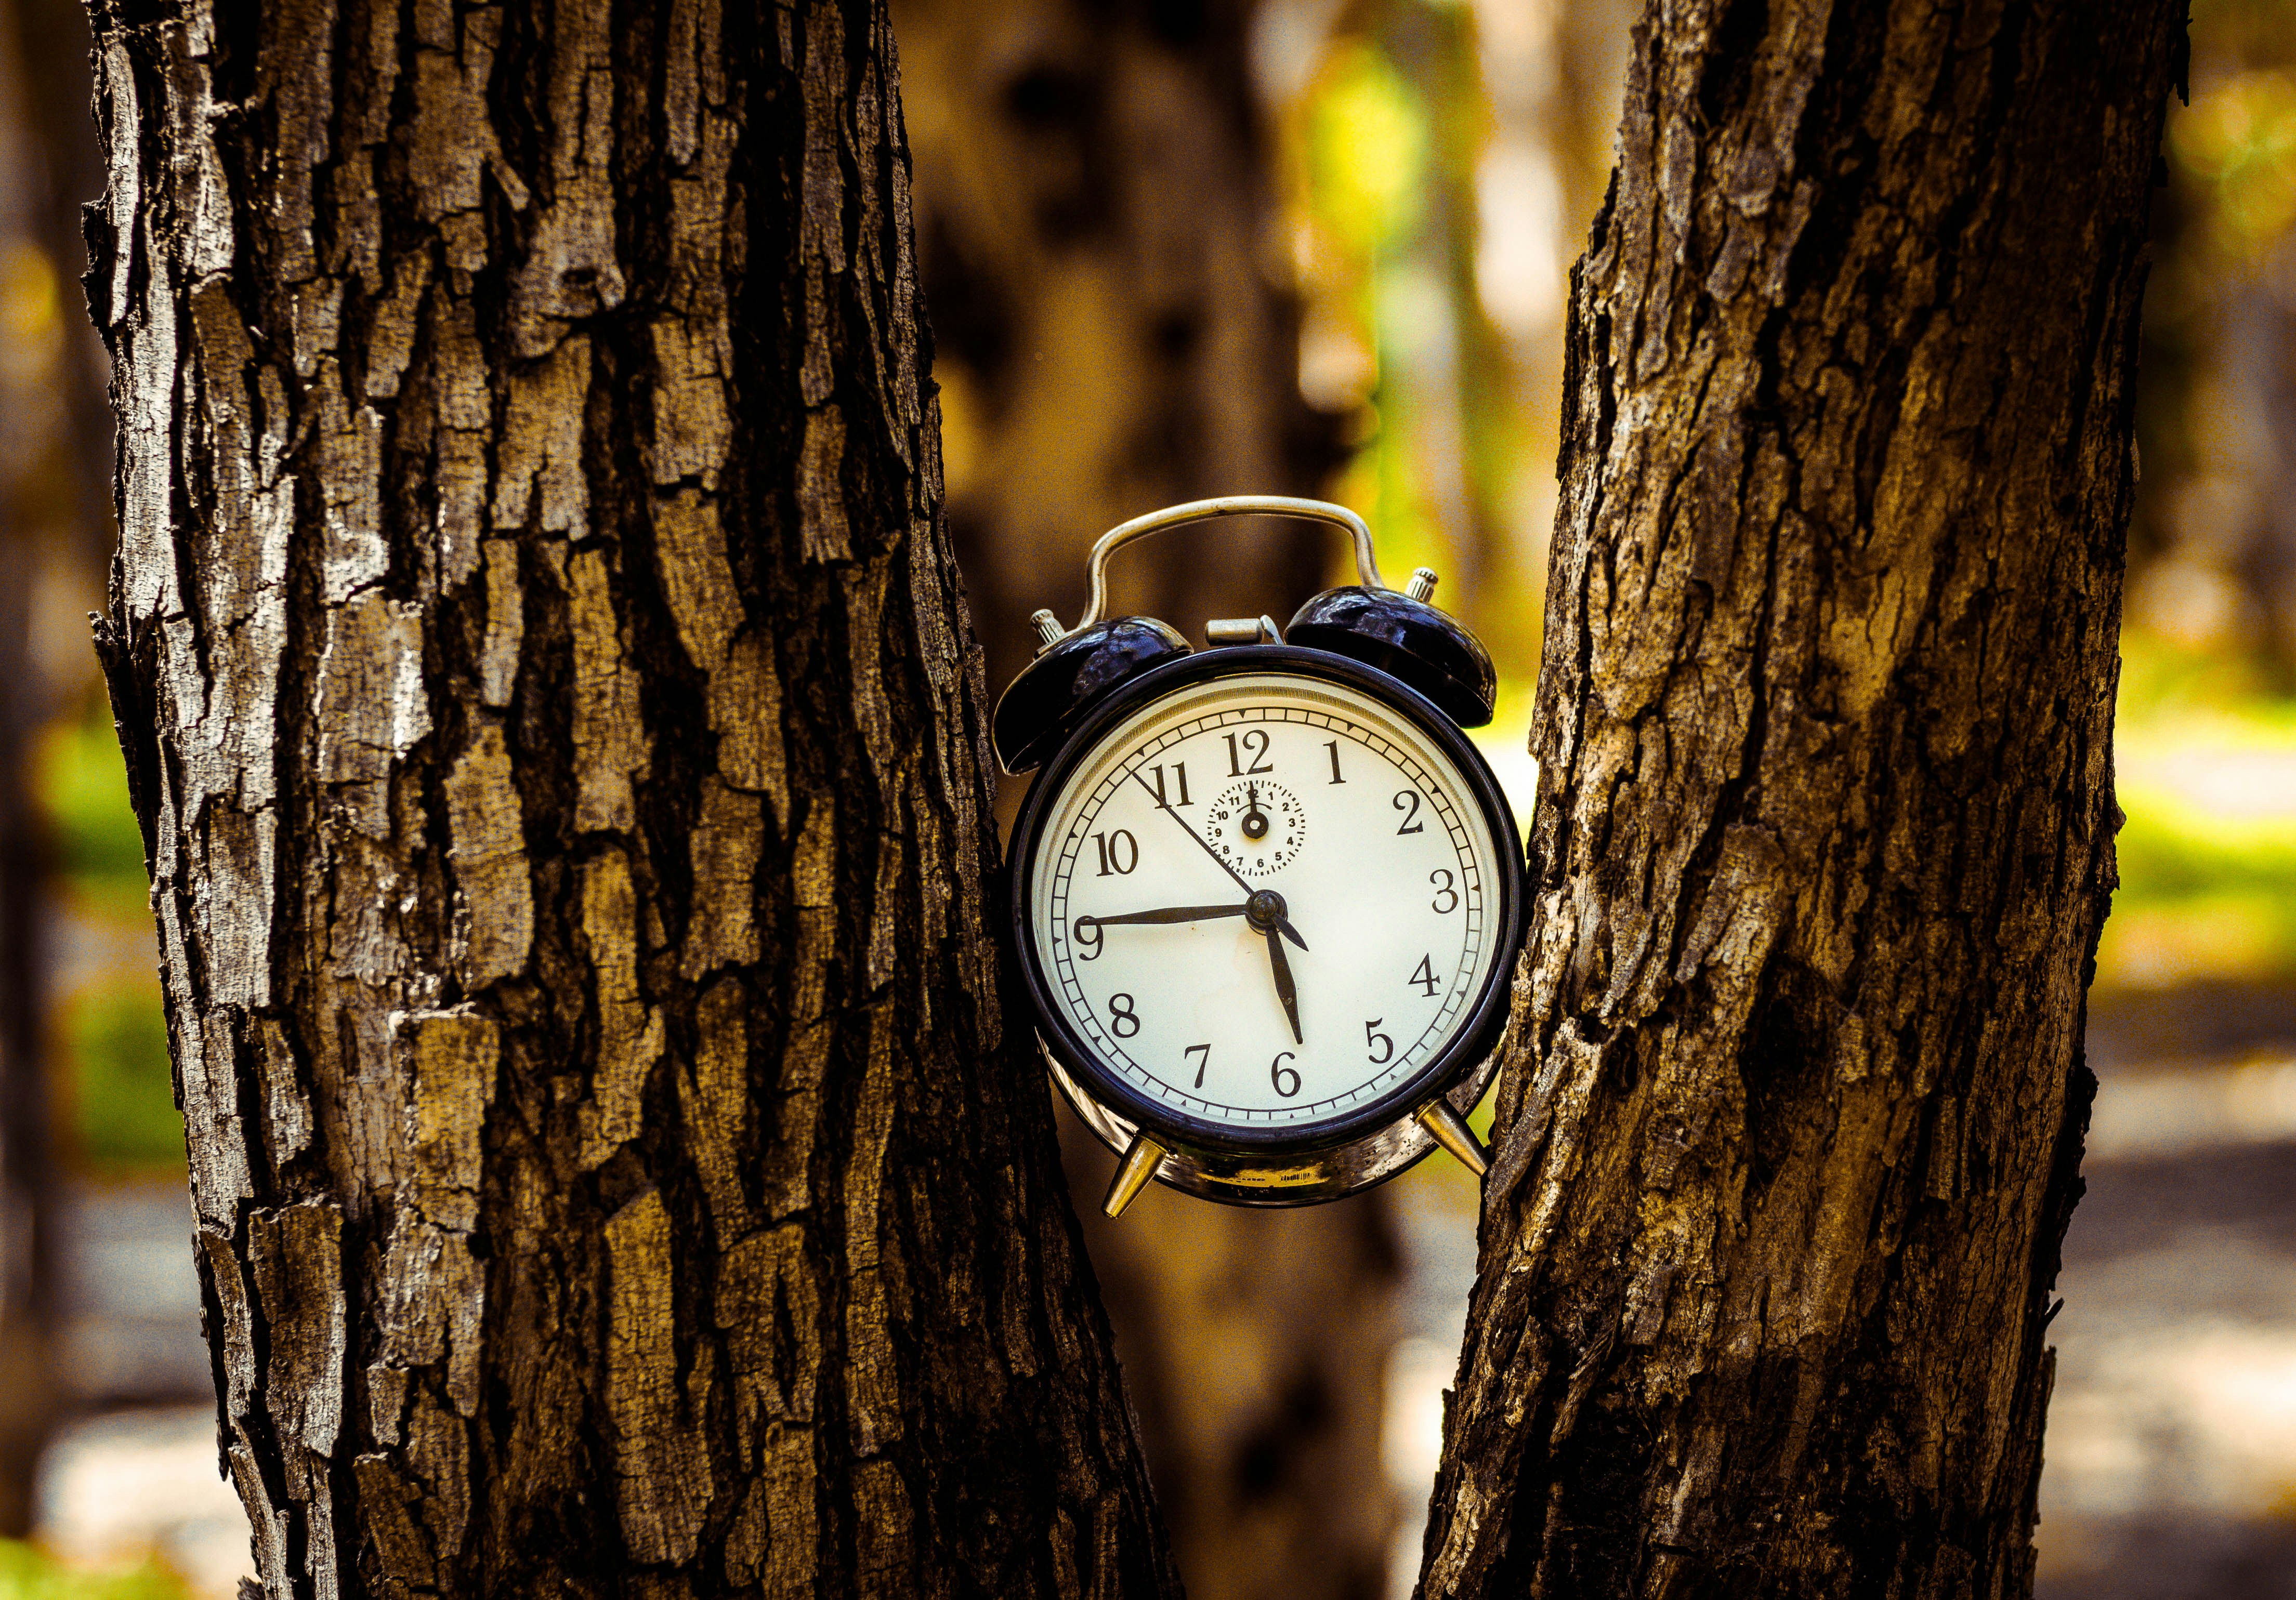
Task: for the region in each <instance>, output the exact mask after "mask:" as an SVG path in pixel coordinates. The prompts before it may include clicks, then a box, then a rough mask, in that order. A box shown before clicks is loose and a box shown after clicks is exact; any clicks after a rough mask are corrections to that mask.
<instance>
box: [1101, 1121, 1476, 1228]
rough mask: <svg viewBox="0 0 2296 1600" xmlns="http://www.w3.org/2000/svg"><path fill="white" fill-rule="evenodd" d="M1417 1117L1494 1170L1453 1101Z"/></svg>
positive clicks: (1454, 1148) (1454, 1149)
mask: <svg viewBox="0 0 2296 1600" xmlns="http://www.w3.org/2000/svg"><path fill="white" fill-rule="evenodd" d="M1418 1120H1419V1125H1420V1126H1421V1127H1423V1128H1424V1129H1426V1130H1427V1131H1428V1132H1429V1133H1431V1134H1432V1135H1433V1136H1434V1139H1435V1142H1436V1143H1437V1144H1439V1145H1440V1146H1442V1147H1444V1148H1445V1149H1446V1150H1448V1151H1449V1152H1451V1154H1452V1155H1456V1156H1457V1157H1458V1158H1459V1164H1460V1165H1461V1166H1463V1167H1464V1168H1466V1169H1467V1171H1470V1172H1472V1173H1473V1174H1474V1175H1475V1176H1476V1177H1478V1178H1480V1177H1481V1176H1482V1175H1483V1174H1484V1173H1486V1172H1488V1171H1490V1170H1491V1158H1490V1153H1489V1152H1488V1151H1487V1150H1485V1149H1484V1148H1483V1147H1482V1142H1481V1141H1480V1139H1476V1137H1475V1131H1474V1130H1473V1129H1472V1128H1470V1127H1468V1126H1467V1119H1466V1118H1465V1117H1463V1116H1461V1115H1460V1114H1458V1113H1457V1112H1456V1111H1454V1110H1452V1109H1451V1102H1450V1101H1448V1100H1446V1099H1444V1098H1441V1097H1440V1096H1438V1097H1437V1098H1434V1099H1431V1100H1430V1101H1428V1102H1427V1104H1425V1105H1424V1106H1421V1107H1420V1108H1419V1111H1418ZM1126 1159H1127V1160H1130V1159H1131V1158H1130V1157H1129V1156H1127V1157H1126ZM1113 1192H1114V1191H1113V1190H1111V1194H1112V1193H1113ZM1115 1214H1116V1213H1115V1212H1110V1213H1109V1215H1111V1216H1114V1215H1115Z"/></svg>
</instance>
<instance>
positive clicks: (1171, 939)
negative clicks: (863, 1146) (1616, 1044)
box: [1010, 645, 1525, 1204]
mask: <svg viewBox="0 0 2296 1600" xmlns="http://www.w3.org/2000/svg"><path fill="white" fill-rule="evenodd" d="M1012 860H1013V881H1012V886H1011V889H1012V892H1011V896H1010V902H1011V904H1010V909H1011V915H1012V918H1013V941H1014V945H1015V948H1016V949H1017V951H1019V953H1020V957H1021V966H1022V968H1023V970H1024V972H1025V974H1026V976H1027V979H1028V983H1029V988H1030V992H1031V998H1032V999H1033V1000H1034V1001H1035V1003H1036V1008H1037V1022H1038V1034H1039V1037H1040V1038H1041V1040H1042V1041H1043V1044H1044V1048H1045V1050H1046V1055H1047V1057H1049V1058H1050V1060H1051V1063H1052V1065H1053V1068H1054V1078H1055V1081H1056V1082H1058V1083H1059V1084H1060V1086H1061V1088H1062V1091H1063V1093H1064V1094H1066V1096H1067V1097H1068V1098H1069V1099H1070V1103H1071V1104H1072V1105H1073V1106H1075V1107H1076V1109H1077V1110H1078V1114H1080V1115H1081V1116H1083V1118H1084V1120H1085V1121H1086V1122H1087V1125H1089V1126H1091V1127H1092V1128H1093V1130H1094V1131H1095V1133H1096V1134H1097V1135H1098V1136H1099V1137H1100V1138H1101V1139H1103V1141H1105V1142H1107V1143H1109V1144H1110V1146H1111V1147H1112V1148H1116V1149H1118V1150H1119V1151H1120V1150H1121V1149H1123V1148H1124V1147H1125V1146H1126V1144H1127V1143H1128V1141H1129V1139H1131V1137H1132V1135H1133V1134H1134V1133H1135V1132H1136V1131H1146V1132H1149V1133H1151V1134H1152V1136H1153V1137H1154V1138H1155V1139H1157V1140H1158V1141H1159V1142H1160V1144H1162V1145H1163V1146H1164V1147H1165V1148H1166V1149H1167V1150H1168V1151H1169V1152H1170V1154H1169V1155H1167V1156H1166V1158H1165V1160H1164V1163H1163V1165H1162V1167H1161V1168H1160V1171H1159V1173H1158V1176H1159V1177H1160V1178H1161V1179H1162V1180H1164V1181H1166V1182H1167V1183H1170V1184H1173V1185H1174V1186H1175V1187H1178V1188H1185V1189H1190V1190H1192V1191H1193V1192H1196V1193H1199V1194H1204V1195H1208V1196H1212V1197H1216V1198H1219V1199H1223V1200H1227V1201H1231V1202H1238V1203H1242V1204H1305V1203H1307V1202H1309V1201H1314V1200H1321V1199H1326V1198H1330V1197H1332V1196H1334V1195H1337V1194H1342V1193H1346V1192H1349V1190H1352V1189H1355V1188H1362V1187H1365V1185H1367V1184H1370V1183H1374V1182H1377V1181H1380V1180H1382V1179H1384V1178H1386V1177H1389V1176H1391V1175H1392V1174H1393V1173H1394V1172H1396V1171H1401V1170H1402V1169H1403V1168H1404V1167H1406V1166H1408V1165H1409V1164H1410V1163H1412V1162H1413V1161H1415V1160H1417V1159H1418V1158H1419V1157H1420V1156H1421V1155H1425V1154H1426V1153H1427V1151H1428V1150H1429V1149H1431V1148H1432V1147H1433V1141H1432V1139H1431V1137H1430V1136H1429V1134H1428V1133H1427V1131H1425V1130H1424V1129H1423V1127H1421V1126H1420V1125H1419V1124H1418V1123H1417V1122H1415V1121H1414V1116H1415V1113H1416V1112H1417V1111H1418V1110H1419V1109H1420V1108H1421V1107H1423V1106H1426V1105H1427V1104H1428V1102H1429V1101H1430V1100H1431V1099H1432V1098H1435V1097H1437V1096H1439V1095H1442V1096H1446V1097H1447V1098H1449V1099H1450V1100H1451V1103H1452V1104H1453V1106H1454V1107H1455V1108H1456V1110H1458V1111H1460V1112H1462V1113H1464V1112H1466V1111H1469V1110H1471V1109H1472V1106H1473V1105H1474V1101H1475V1099H1476V1098H1478V1097H1479V1095H1480V1091H1481V1089H1482V1087H1483V1085H1484V1083H1485V1082H1487V1081H1488V1071H1489V1059H1490V1054H1491V1051H1492V1049H1493V1048H1494V1047H1495V1046H1496V1044H1497V1039H1498V1035H1499V1033H1500V1031H1501V1029H1502V1027H1503V1026H1504V1024H1505V1013H1506V1002H1507V993H1508V987H1509V984H1508V979H1509V975H1510V972H1511V969H1512V967H1513V959H1514V956H1515V953H1516V950H1517V947H1518V946H1519V944H1520V943H1521V931H1522V923H1523V909H1524V908H1523V902H1524V895H1525V886H1524V877H1523V860H1522V850H1521V843H1520V837H1519V836H1518V835H1517V833H1516V832H1515V824H1514V820H1513V814H1512V812H1510V811H1509V809H1508V806H1507V803H1506V799H1505V795H1504V794H1503V793H1502V792H1501V790H1500V788H1499V787H1498V784H1497V781H1496V780H1494V779H1493V777H1492V776H1491V773H1490V771H1489V769H1488V766H1487V765H1486V764H1485V763H1483V761H1482V759H1481V757H1480V755H1477V754H1476V752H1475V750H1474V747H1473V746H1472V744H1470V743H1469V742H1468V740H1467V739H1466V738H1465V737H1464V735H1463V734H1462V733H1461V732H1460V731H1459V730H1458V728H1457V727H1456V724H1454V723H1453V722H1451V721H1450V720H1449V719H1448V718H1447V717H1446V716H1445V715H1444V714H1442V713H1441V712H1440V711H1439V710H1437V709H1436V708H1435V706H1433V705H1432V704H1431V703H1430V702H1429V701H1427V700H1426V699H1425V698H1423V697H1421V696H1420V695H1418V694H1417V693H1415V691H1413V690H1410V689H1408V688H1406V687H1405V686H1404V685H1403V684H1401V683H1400V682H1397V681H1396V680H1394V679H1393V678H1391V677H1390V676H1389V675H1388V674H1387V673H1382V672H1380V671H1378V670H1377V669H1375V668H1372V667H1368V666H1365V665H1361V664H1358V663H1357V662H1354V661H1351V660H1349V659H1347V658H1345V657H1340V656H1336V655H1333V654H1330V653H1327V652H1324V651H1322V650H1315V649H1300V648H1297V647H1292V646H1284V645H1252V646H1239V647H1234V648H1229V649H1216V650H1211V651H1207V652H1204V653H1201V654H1195V655H1190V656H1186V657H1181V658H1178V659H1176V660H1173V661H1170V662H1169V663H1167V664H1165V665H1162V666H1160V667H1156V668H1154V669H1152V670H1151V671H1149V672H1147V673H1143V674H1142V675H1141V676H1139V677H1138V678H1136V679H1135V680H1134V681H1132V682H1128V683H1127V684H1126V685H1125V686H1124V687H1123V688H1122V689H1121V690H1119V691H1118V692H1116V693H1115V694H1113V695H1111V697H1110V698H1109V699H1108V700H1107V701H1106V702H1105V703H1103V705H1101V706H1097V707H1095V710H1094V712H1093V714H1091V715H1090V716H1089V717H1088V718H1087V719H1086V720H1085V722H1083V723H1082V724H1081V725H1080V726H1079V727H1078V729H1077V731H1075V733H1074V734H1073V735H1072V736H1071V737H1070V739H1068V740H1067V742H1066V743H1065V744H1064V745H1063V746H1062V748H1061V750H1060V751H1059V752H1058V753H1057V754H1056V755H1054V758H1053V760H1052V761H1051V762H1050V763H1048V764H1047V765H1046V768H1045V769H1044V770H1043V771H1042V772H1041V773H1040V774H1039V776H1038V778H1037V782H1036V783H1035V785H1034V786H1033V787H1032V788H1031V789H1030V791H1029V798H1028V800H1027V803H1026V804H1025V805H1024V807H1023V809H1022V812H1021V818H1020V820H1019V823H1018V826H1017V828H1016V829H1015V833H1014V836H1013V857H1012Z"/></svg>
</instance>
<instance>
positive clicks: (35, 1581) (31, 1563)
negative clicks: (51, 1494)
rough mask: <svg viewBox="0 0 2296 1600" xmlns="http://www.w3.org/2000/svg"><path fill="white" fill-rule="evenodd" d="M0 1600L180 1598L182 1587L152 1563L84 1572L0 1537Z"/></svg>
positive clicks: (34, 1549)
mask: <svg viewBox="0 0 2296 1600" xmlns="http://www.w3.org/2000/svg"><path fill="white" fill-rule="evenodd" d="M0 1600H184V1586H183V1584H182V1583H181V1581H179V1580H177V1579H176V1577H175V1576H174V1575H173V1574H171V1573H169V1572H168V1571H167V1570H166V1569H165V1568H162V1567H160V1566H159V1565H157V1564H156V1563H147V1564H146V1565H143V1566H141V1567H137V1568H135V1569H133V1570H132V1571H124V1572H123V1571H111V1572H94V1571H86V1570H84V1569H81V1568H78V1567H70V1566H66V1565H65V1564H63V1563H61V1562H59V1561H57V1560H55V1559H54V1558H53V1557H52V1556H49V1555H44V1554H42V1553H41V1552H40V1551H39V1550H37V1549H36V1548H34V1547H32V1546H30V1545H26V1544H20V1543H18V1542H17V1541H16V1540H14V1539H0Z"/></svg>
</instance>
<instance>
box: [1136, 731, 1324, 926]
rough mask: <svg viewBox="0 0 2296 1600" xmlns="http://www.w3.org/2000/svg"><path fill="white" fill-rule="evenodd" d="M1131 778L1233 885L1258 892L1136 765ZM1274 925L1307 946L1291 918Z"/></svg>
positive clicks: (1250, 892)
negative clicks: (1162, 797)
mask: <svg viewBox="0 0 2296 1600" xmlns="http://www.w3.org/2000/svg"><path fill="white" fill-rule="evenodd" d="M1132 778H1133V781H1135V782H1136V783H1137V784H1139V786H1140V790H1141V793H1143V794H1144V795H1146V796H1148V797H1149V798H1150V799H1151V800H1155V801H1156V809H1157V810H1158V811H1160V812H1163V813H1164V814H1165V815H1166V816H1168V817H1169V818H1171V819H1172V820H1173V821H1175V822H1177V823H1178V824H1179V825H1180V831H1181V832H1182V833H1184V834H1186V835H1187V836H1188V837H1189V838H1190V839H1192V840H1193V841H1194V842H1195V846H1196V848H1197V849H1199V850H1201V851H1202V852H1203V853H1205V854H1206V855H1208V856H1210V857H1211V858H1212V860H1214V861H1218V863H1219V869H1220V870H1221V871H1223V872H1225V873H1226V874H1227V875H1228V876H1229V877H1230V878H1234V879H1235V886H1236V887H1237V888H1239V889H1242V891H1243V892H1244V893H1245V894H1256V893H1258V891H1257V890H1255V889H1253V888H1252V886H1251V885H1250V884H1249V883H1246V882H1245V881H1244V878H1243V874H1242V873H1241V872H1238V871H1237V870H1236V869H1234V868H1233V867H1231V866H1229V865H1228V864H1227V857H1226V856H1224V855H1222V854H1221V853H1219V852H1218V851H1217V850H1215V849H1213V848H1212V847H1211V846H1210V845H1207V844H1205V843H1204V840H1203V836H1201V834H1199V833H1197V832H1196V830H1195V829H1193V828H1191V827H1189V826H1188V820H1187V818H1185V817H1184V816H1182V815H1181V814H1180V813H1179V812H1177V811H1174V810H1173V809H1172V808H1171V807H1170V806H1169V805H1167V804H1164V802H1163V801H1161V800H1159V799H1157V798H1156V791H1155V790H1154V789H1152V788H1149V787H1148V780H1146V779H1145V778H1143V777H1141V776H1140V770H1139V769H1138V768H1137V767H1135V768H1134V769H1133V771H1132ZM1238 910H1242V908H1241V907H1239V908H1238ZM1227 914H1229V913H1226V912H1223V913H1222V915H1227ZM1099 920H1100V921H1103V922H1108V921H1112V920H1114V918H1107V917H1103V918H1099ZM1275 927H1276V931H1278V932H1279V933H1281V934H1282V935H1283V936H1284V937H1285V938H1287V939H1289V940H1291V941H1292V943H1294V944H1296V945H1298V946H1299V947H1300V949H1301V950H1305V949H1307V948H1308V942H1307V941H1306V940H1305V939H1302V938H1301V937H1300V930H1299V929H1298V928H1296V927H1292V922H1291V918H1287V917H1278V918H1276V919H1275Z"/></svg>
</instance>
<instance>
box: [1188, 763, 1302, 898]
mask: <svg viewBox="0 0 2296 1600" xmlns="http://www.w3.org/2000/svg"><path fill="white" fill-rule="evenodd" d="M1204 838H1205V840H1206V842H1207V843H1209V844H1210V845H1211V847H1212V848H1213V849H1214V850H1217V851H1218V852H1219V853H1220V859H1221V860H1223V861H1226V862H1227V864H1228V865H1229V866H1231V867H1233V868H1234V869H1236V870H1237V871H1238V872H1241V873H1242V874H1243V875H1244V876H1245V877H1246V878H1259V877H1262V876H1264V875H1265V874H1267V873H1270V872H1275V871H1277V870H1280V869H1283V868H1284V867H1288V866H1290V865H1291V864H1292V862H1293V861H1297V860H1299V859H1300V848H1301V846H1303V845H1306V844H1307V842H1308V813H1307V812H1306V811H1304V810H1303V809H1301V807H1300V802H1299V800H1298V798H1297V797H1296V796H1293V795H1292V791H1291V790H1290V789H1287V788H1284V787H1283V785H1282V784H1280V783H1270V782H1268V781H1267V780H1266V779H1262V778H1247V779H1245V780H1243V781H1242V782H1241V783H1234V784H1230V785H1229V786H1228V787H1227V788H1225V789H1222V790H1221V791H1220V793H1219V796H1218V798H1217V799H1215V800H1214V801H1213V802H1212V806H1211V810H1210V812H1208V813H1206V815H1205V817H1204Z"/></svg>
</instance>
